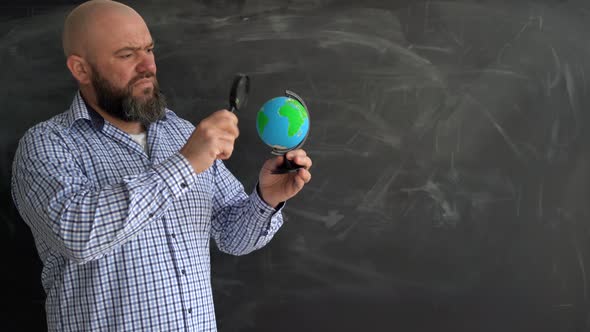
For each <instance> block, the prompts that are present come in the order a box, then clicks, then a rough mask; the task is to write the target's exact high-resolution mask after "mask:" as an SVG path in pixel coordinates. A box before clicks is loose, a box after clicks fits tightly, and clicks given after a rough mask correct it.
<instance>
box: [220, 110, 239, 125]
mask: <svg viewBox="0 0 590 332" xmlns="http://www.w3.org/2000/svg"><path fill="white" fill-rule="evenodd" d="M215 114H216V116H218V117H219V118H221V119H223V121H225V122H229V123H231V124H234V125H237V124H238V116H237V115H236V114H235V113H233V112H230V111H228V110H226V109H222V110H219V111H217V112H215Z"/></svg>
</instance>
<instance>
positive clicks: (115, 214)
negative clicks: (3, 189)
mask: <svg viewBox="0 0 590 332" xmlns="http://www.w3.org/2000/svg"><path fill="white" fill-rule="evenodd" d="M186 163H187V162H186V161H185V160H183V159H182V157H180V156H179V155H174V156H173V157H171V158H170V159H169V160H167V161H165V162H164V163H162V164H160V165H157V166H155V167H153V168H152V169H150V170H148V171H146V172H145V173H142V174H138V175H136V176H132V177H126V178H124V179H122V181H121V182H119V183H117V184H114V185H109V186H105V187H103V188H100V189H93V188H90V186H89V185H88V184H87V183H85V181H84V180H83V179H81V178H79V177H72V176H59V177H55V176H53V177H52V176H51V175H50V174H46V172H45V171H44V170H43V169H38V168H34V167H27V165H23V164H19V165H20V166H19V167H15V181H14V183H13V195H14V199H15V202H16V203H17V205H18V206H19V210H20V211H21V215H22V216H23V218H24V219H25V221H26V222H27V223H28V224H29V225H31V228H32V229H34V230H35V231H36V232H37V233H38V235H39V236H41V237H42V238H43V240H45V241H46V242H48V244H49V245H50V246H51V247H52V248H54V249H55V250H57V251H58V252H60V253H61V254H62V255H64V256H65V257H67V258H68V259H71V260H73V261H76V262H78V263H84V262H88V261H90V260H93V259H97V258H100V257H102V256H103V255H105V254H106V253H108V252H109V251H111V250H113V249H114V248H116V247H118V246H120V245H122V244H124V243H125V242H127V241H129V240H130V239H131V238H132V237H133V236H134V235H135V234H136V233H137V232H139V231H141V230H142V229H143V228H144V227H145V226H146V225H147V224H149V223H150V222H152V221H153V220H156V219H158V218H160V216H161V215H162V214H163V213H164V212H165V211H166V208H167V207H168V206H169V205H170V203H171V202H172V201H173V199H174V198H175V197H177V196H179V195H181V194H182V193H183V192H184V191H185V190H186V189H185V187H188V184H187V185H186V186H182V185H181V184H182V183H185V182H190V181H194V180H193V179H192V176H193V174H194V173H193V172H192V169H191V168H190V167H189V166H188V165H187V164H186ZM40 178H45V180H42V181H40V180H39V179H40ZM33 179H36V180H33ZM54 188H60V189H59V190H55V191H54V190H52V189H54Z"/></svg>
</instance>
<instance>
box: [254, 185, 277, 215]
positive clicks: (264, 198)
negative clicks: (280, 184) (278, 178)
mask: <svg viewBox="0 0 590 332" xmlns="http://www.w3.org/2000/svg"><path fill="white" fill-rule="evenodd" d="M256 192H257V193H258V196H260V199H262V201H263V202H264V203H266V204H267V205H268V206H271V207H272V208H274V209H276V208H277V207H278V206H279V205H280V204H281V203H282V202H283V201H282V200H273V199H271V198H270V197H268V195H265V194H264V193H263V191H262V189H261V188H260V184H256Z"/></svg>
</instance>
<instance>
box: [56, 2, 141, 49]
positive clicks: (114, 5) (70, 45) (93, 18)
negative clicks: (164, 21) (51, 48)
mask: <svg viewBox="0 0 590 332" xmlns="http://www.w3.org/2000/svg"><path fill="white" fill-rule="evenodd" d="M117 19H118V20H126V19H132V20H133V19H134V20H137V19H139V20H141V21H143V19H142V18H141V16H139V14H138V13H137V12H136V11H135V10H133V8H131V7H129V6H126V5H124V4H122V3H119V2H116V1H109V0H91V1H88V2H85V3H83V4H81V5H79V6H78V7H76V8H75V9H74V10H72V12H71V13H70V14H69V15H68V17H67V18H66V21H65V24H64V30H63V36H62V43H63V50H64V54H65V56H66V57H68V56H70V55H72V54H75V55H78V56H81V57H88V56H92V50H93V49H94V47H95V46H96V45H95V44H96V43H97V42H98V41H97V39H99V38H97V35H98V34H100V33H101V31H102V32H103V33H105V32H106V31H105V30H107V29H108V28H109V25H108V21H109V20H110V21H112V20H117ZM111 28H112V27H111Z"/></svg>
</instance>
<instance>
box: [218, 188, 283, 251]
mask: <svg viewBox="0 0 590 332" xmlns="http://www.w3.org/2000/svg"><path fill="white" fill-rule="evenodd" d="M244 196H245V195H244ZM282 224H283V217H282V214H281V211H280V210H275V209H274V208H272V207H270V206H269V205H267V204H266V203H265V202H264V201H262V199H261V198H260V197H259V196H258V194H257V193H256V192H254V193H252V194H251V195H250V196H246V197H245V198H244V199H242V200H240V201H239V202H236V204H233V205H230V206H227V207H226V208H225V209H224V210H223V212H222V213H220V214H219V215H217V216H216V218H215V220H214V223H213V225H214V226H213V227H214V229H213V232H214V234H217V236H216V242H217V245H218V247H219V249H220V250H221V251H223V252H225V253H228V254H232V255H245V254H248V253H250V252H252V251H254V250H258V249H260V248H262V247H264V246H265V245H266V244H267V243H268V242H269V241H270V240H271V239H272V238H273V236H274V235H275V233H276V232H277V231H278V229H279V228H280V227H281V225H282Z"/></svg>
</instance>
